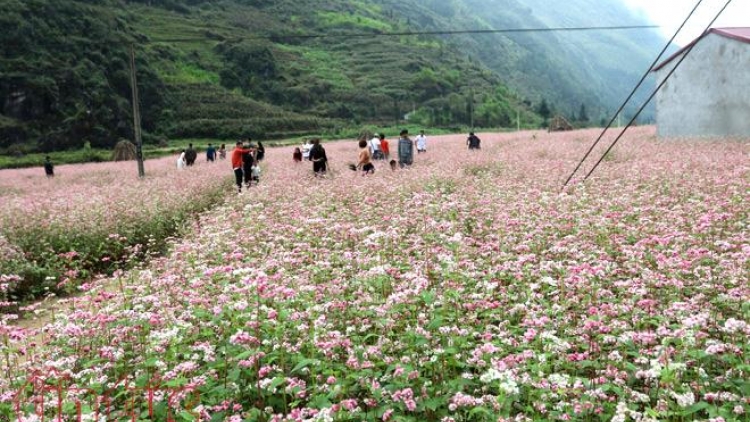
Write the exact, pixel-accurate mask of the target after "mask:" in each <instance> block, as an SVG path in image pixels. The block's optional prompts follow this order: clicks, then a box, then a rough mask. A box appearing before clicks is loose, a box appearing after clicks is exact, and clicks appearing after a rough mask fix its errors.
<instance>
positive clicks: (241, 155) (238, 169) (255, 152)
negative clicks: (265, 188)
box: [232, 138, 266, 193]
mask: <svg viewBox="0 0 750 422" xmlns="http://www.w3.org/2000/svg"><path fill="white" fill-rule="evenodd" d="M265 155H266V149H265V148H264V147H263V144H262V143H261V142H260V141H259V142H258V145H255V144H253V142H252V139H251V138H247V142H246V143H245V144H243V143H242V141H237V144H236V145H235V147H234V150H232V170H233V171H234V179H235V183H236V185H237V192H240V193H241V192H242V183H243V182H244V183H245V187H248V188H249V187H250V186H252V184H253V182H255V184H256V185H257V184H258V183H260V162H261V161H263V158H265Z"/></svg>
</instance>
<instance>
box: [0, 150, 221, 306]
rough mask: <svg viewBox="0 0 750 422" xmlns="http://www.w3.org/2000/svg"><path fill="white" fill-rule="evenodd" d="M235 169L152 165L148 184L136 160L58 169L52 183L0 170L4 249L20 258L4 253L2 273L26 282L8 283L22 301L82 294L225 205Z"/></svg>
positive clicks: (35, 173) (168, 161) (37, 171)
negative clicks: (116, 266) (96, 276)
mask: <svg viewBox="0 0 750 422" xmlns="http://www.w3.org/2000/svg"><path fill="white" fill-rule="evenodd" d="M222 164H223V165H222ZM228 166H229V165H228V164H226V163H213V164H208V163H204V162H200V161H199V162H198V163H197V164H196V166H195V167H191V168H189V169H186V170H184V171H178V170H177V168H176V165H175V160H174V159H172V158H165V159H160V160H148V161H147V162H146V163H145V167H146V170H147V172H146V178H144V179H143V180H139V179H138V172H137V168H136V164H135V162H132V161H131V162H119V163H95V164H86V165H78V166H71V165H65V166H57V167H56V168H55V173H56V176H55V177H54V178H50V179H47V178H46V177H45V176H44V171H43V169H42V168H41V167H39V168H30V169H23V170H3V171H0V201H1V202H2V204H3V206H2V207H0V250H4V249H5V248H11V249H10V250H14V251H16V252H18V253H14V254H10V253H7V254H6V253H3V255H0V273H3V274H6V273H8V274H6V277H8V276H10V275H15V276H19V277H21V278H22V279H23V280H24V281H23V282H22V283H20V284H19V283H13V285H12V286H11V285H10V284H11V283H8V284H9V287H8V288H9V289H10V288H11V287H13V292H14V293H15V294H17V295H18V296H29V295H39V294H42V293H44V291H49V290H50V289H51V290H53V291H54V290H61V289H66V288H67V289H68V290H70V289H75V284H76V282H77V281H78V280H81V279H84V280H85V279H86V278H89V277H90V276H91V275H93V274H92V273H95V272H96V271H99V270H104V269H107V268H111V267H112V263H114V262H124V261H127V260H129V259H133V258H138V257H141V255H142V254H141V253H140V252H142V251H144V250H145V249H147V248H151V249H159V246H160V244H162V243H163V242H164V238H166V237H168V236H171V235H173V234H174V233H175V232H176V230H177V229H178V228H179V227H180V226H181V225H182V224H183V223H184V222H185V221H187V220H188V217H189V216H190V215H191V214H195V213H197V212H199V211H201V210H205V209H207V208H210V207H211V206H212V205H214V204H216V203H217V202H219V201H220V200H221V198H222V197H223V195H224V194H225V193H226V191H227V188H228V186H229V183H231V182H230V180H231V177H230V176H231V169H227V167H228ZM3 245H7V246H3ZM68 285H69V286H68ZM66 286H67V287H66ZM2 298H3V292H2V291H0V302H2ZM0 310H2V307H1V306H0Z"/></svg>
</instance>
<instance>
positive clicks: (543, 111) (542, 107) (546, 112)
mask: <svg viewBox="0 0 750 422" xmlns="http://www.w3.org/2000/svg"><path fill="white" fill-rule="evenodd" d="M536 112H537V114H539V115H540V116H542V118H544V120H547V119H549V118H550V116H551V115H552V111H551V110H550V107H549V106H548V105H547V100H545V99H542V102H541V103H540V104H539V106H538V107H537V108H536Z"/></svg>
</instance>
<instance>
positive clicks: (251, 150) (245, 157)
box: [242, 138, 258, 188]
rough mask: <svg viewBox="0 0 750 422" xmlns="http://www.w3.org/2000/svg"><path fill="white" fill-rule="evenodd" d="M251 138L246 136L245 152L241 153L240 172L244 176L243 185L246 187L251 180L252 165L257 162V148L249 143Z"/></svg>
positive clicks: (249, 184)
mask: <svg viewBox="0 0 750 422" xmlns="http://www.w3.org/2000/svg"><path fill="white" fill-rule="evenodd" d="M251 142H252V139H250V138H247V145H246V146H245V150H247V152H245V153H244V154H242V174H243V175H244V177H245V186H247V187H248V188H249V187H250V186H251V185H252V182H253V166H255V165H256V164H257V162H258V161H257V159H256V155H255V154H256V153H257V150H256V149H255V146H254V145H253V144H252V143H251Z"/></svg>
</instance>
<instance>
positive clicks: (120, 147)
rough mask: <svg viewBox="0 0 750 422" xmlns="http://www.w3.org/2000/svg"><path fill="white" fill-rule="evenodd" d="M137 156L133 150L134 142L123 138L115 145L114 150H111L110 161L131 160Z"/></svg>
mask: <svg viewBox="0 0 750 422" xmlns="http://www.w3.org/2000/svg"><path fill="white" fill-rule="evenodd" d="M136 157H137V155H136V151H135V144H133V143H132V142H130V141H128V140H127V139H123V140H121V141H120V142H118V143H117V145H115V150H114V151H112V161H132V160H135V159H136Z"/></svg>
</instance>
